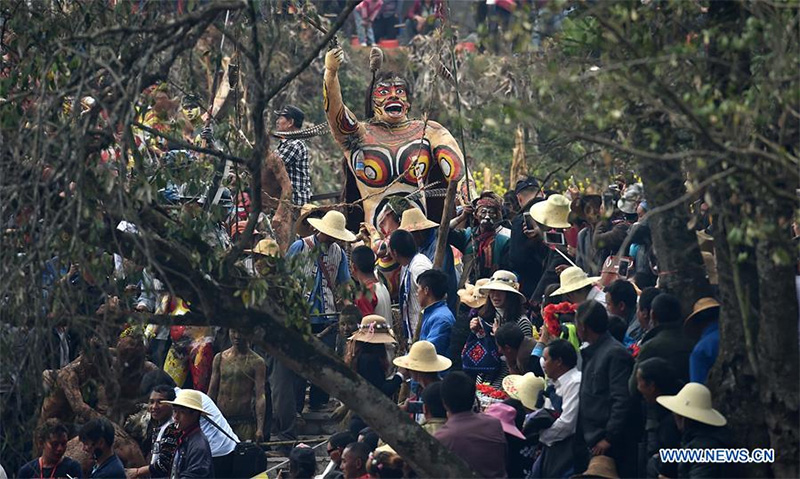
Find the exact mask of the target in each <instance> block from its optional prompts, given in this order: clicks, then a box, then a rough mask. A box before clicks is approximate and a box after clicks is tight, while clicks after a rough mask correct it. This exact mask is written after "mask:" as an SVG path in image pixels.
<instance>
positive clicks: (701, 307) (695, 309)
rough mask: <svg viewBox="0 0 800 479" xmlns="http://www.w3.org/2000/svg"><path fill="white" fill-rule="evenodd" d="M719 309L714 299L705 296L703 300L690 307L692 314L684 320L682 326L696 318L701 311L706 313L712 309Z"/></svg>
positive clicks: (717, 302)
mask: <svg viewBox="0 0 800 479" xmlns="http://www.w3.org/2000/svg"><path fill="white" fill-rule="evenodd" d="M719 307H720V304H719V301H717V300H716V299H714V298H712V297H710V296H707V297H705V298H700V299H698V300H697V301H696V302H695V303H694V306H692V314H690V315H689V316H687V317H686V320H685V321H684V324H686V323H688V322H689V321H691V320H692V318H694V317H695V316H697V315H698V314H700V313H701V312H703V311H707V310H709V309H714V308H719Z"/></svg>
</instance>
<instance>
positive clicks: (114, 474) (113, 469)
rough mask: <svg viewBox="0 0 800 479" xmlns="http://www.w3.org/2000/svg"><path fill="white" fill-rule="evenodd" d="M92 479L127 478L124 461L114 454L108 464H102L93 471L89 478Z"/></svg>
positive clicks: (107, 461)
mask: <svg viewBox="0 0 800 479" xmlns="http://www.w3.org/2000/svg"><path fill="white" fill-rule="evenodd" d="M89 477H90V478H92V479H94V478H99V479H102V478H107V479H122V478H124V477H126V475H125V466H123V465H122V461H120V460H119V457H117V455H116V454H112V455H111V457H109V458H108V459H107V460H106V462H104V463H102V464H98V465H97V466H95V467H94V468H93V469H92V474H91V475H90V476H89Z"/></svg>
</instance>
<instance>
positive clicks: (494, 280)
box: [478, 269, 524, 297]
mask: <svg viewBox="0 0 800 479" xmlns="http://www.w3.org/2000/svg"><path fill="white" fill-rule="evenodd" d="M478 290H479V291H480V292H481V293H487V294H488V292H489V291H492V290H494V291H506V292H508V293H517V294H518V295H520V296H523V297H524V295H523V294H522V293H520V292H519V281H517V275H516V274H514V273H512V272H511V271H506V270H504V269H499V270H497V271H495V272H494V274H493V275H492V277H491V278H490V279H489V282H488V283H486V284H484V285H483V286H481V287H479V288H478Z"/></svg>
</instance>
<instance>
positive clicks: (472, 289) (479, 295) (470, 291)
mask: <svg viewBox="0 0 800 479" xmlns="http://www.w3.org/2000/svg"><path fill="white" fill-rule="evenodd" d="M488 282H489V278H481V279H479V280H478V281H475V284H469V283H466V284H464V289H459V290H458V297H459V299H461V302H462V303H463V304H466V305H467V306H469V307H470V308H473V309H475V308H480V307H482V306H483V305H484V304H486V301H487V300H488V299H489V296H488V295H487V293H486V292H484V291H481V287H482V286H484V285H485V284H486V283H488Z"/></svg>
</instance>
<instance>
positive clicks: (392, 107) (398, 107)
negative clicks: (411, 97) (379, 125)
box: [383, 102, 403, 116]
mask: <svg viewBox="0 0 800 479" xmlns="http://www.w3.org/2000/svg"><path fill="white" fill-rule="evenodd" d="M383 110H384V111H385V112H386V114H387V115H389V116H400V115H402V114H403V104H402V103H400V102H391V103H387V104H386V106H385V107H384V108H383Z"/></svg>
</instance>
